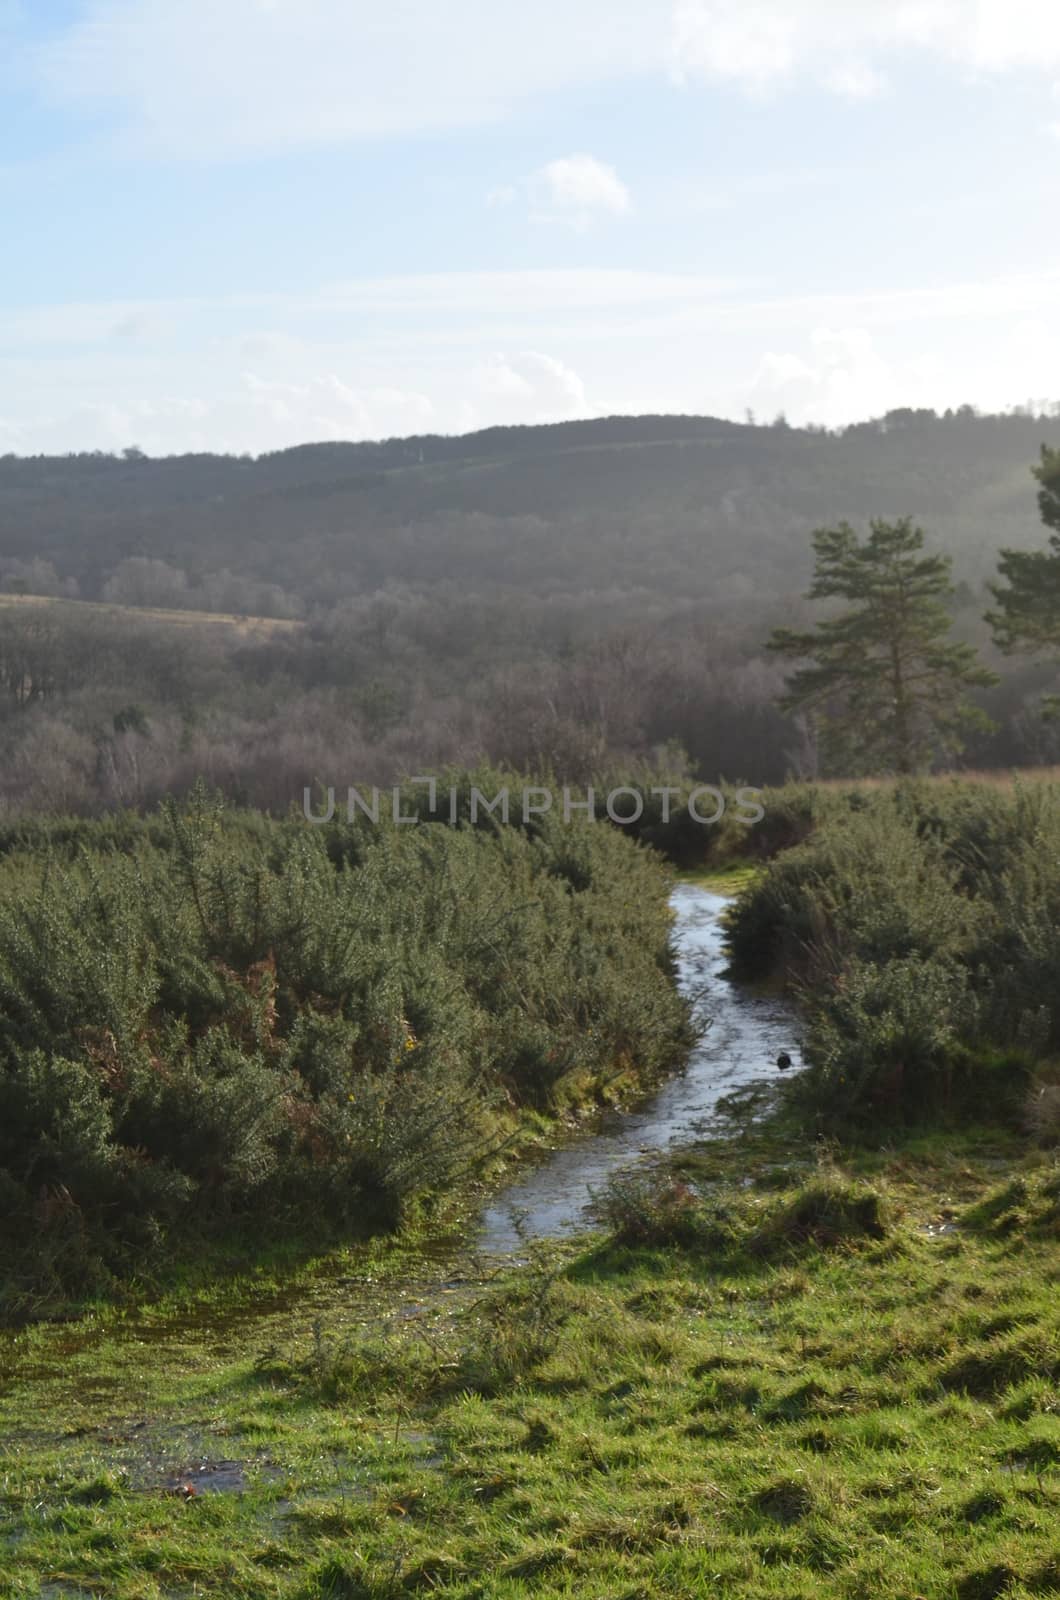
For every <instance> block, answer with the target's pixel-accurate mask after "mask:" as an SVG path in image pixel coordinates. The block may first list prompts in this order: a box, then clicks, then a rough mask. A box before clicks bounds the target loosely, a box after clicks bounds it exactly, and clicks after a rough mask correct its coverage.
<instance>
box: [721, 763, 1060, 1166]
mask: <svg viewBox="0 0 1060 1600" xmlns="http://www.w3.org/2000/svg"><path fill="white" fill-rule="evenodd" d="M795 793H796V794H801V790H796V791H795ZM1058 793H1060V791H1058V790H1057V788H1056V786H1055V785H1051V784H1048V783H1041V784H1037V785H1033V786H1030V787H1028V788H1020V787H1019V786H1016V787H1014V788H1012V789H1009V790H1006V789H1001V788H996V787H990V786H986V785H982V784H974V783H962V782H959V781H953V782H947V783H945V784H931V783H923V782H921V783H908V784H901V785H894V786H889V787H875V788H870V787H866V788H862V789H857V788H855V789H851V790H848V791H844V792H834V791H820V792H819V794H818V798H817V804H816V826H815V829H814V831H813V832H812V834H810V836H809V837H808V838H807V839H806V840H805V841H804V842H803V843H801V844H799V845H797V846H796V847H795V848H793V849H790V850H788V851H786V852H785V853H784V854H782V855H780V856H779V857H778V858H777V859H776V860H775V861H773V862H772V863H771V864H770V865H769V866H768V868H767V869H766V870H765V871H764V872H763V873H761V874H760V875H759V876H758V877H757V878H756V879H755V880H754V881H753V882H752V883H751V885H750V886H749V887H748V888H747V889H746V890H745V891H744V893H743V894H742V895H741V896H740V898H739V900H738V901H737V903H736V905H735V906H734V908H733V909H732V911H731V912H730V915H729V940H730V949H731V955H732V966H733V970H734V972H735V974H736V975H737V976H740V977H744V978H749V979H765V978H770V977H775V976H778V975H779V976H781V977H782V978H783V979H784V980H785V981H786V982H787V983H788V985H789V986H790V987H792V988H793V989H794V991H795V992H796V993H798V994H799V996H800V997H801V999H802V1000H803V1002H804V1004H805V1007H806V1011H807V1018H808V1036H807V1040H806V1051H805V1054H806V1057H807V1060H808V1062H809V1070H808V1072H807V1073H806V1074H804V1075H803V1077H802V1080H801V1082H799V1083H798V1085H797V1092H798V1093H799V1094H800V1095H801V1096H802V1098H803V1099H804V1101H806V1100H808V1101H809V1103H810V1104H811V1106H812V1107H813V1109H814V1110H815V1112H816V1115H817V1117H818V1118H819V1119H820V1120H822V1121H824V1122H826V1123H827V1122H836V1123H843V1122H847V1121H851V1120H860V1121H862V1122H865V1121H868V1120H870V1119H871V1120H879V1119H881V1118H882V1119H883V1120H884V1121H888V1120H908V1119H910V1118H914V1117H917V1116H921V1115H924V1114H928V1113H930V1114H937V1113H939V1112H948V1113H951V1114H954V1115H956V1114H960V1115H964V1114H974V1115H985V1116H986V1117H992V1116H993V1117H1000V1118H1002V1119H1005V1120H1009V1119H1011V1118H1013V1117H1014V1116H1016V1115H1017V1114H1018V1111H1019V1108H1020V1105H1021V1102H1022V1101H1024V1098H1025V1092H1026V1089H1027V1085H1028V1081H1029V1078H1030V1075H1031V1072H1032V1068H1033V1064H1034V1061H1035V1060H1036V1059H1041V1058H1043V1057H1048V1056H1049V1055H1050V1054H1051V1053H1055V1052H1056V1051H1057V1050H1058V1049H1060V942H1058V941H1057V938H1056V929H1057V928H1058V927H1060V808H1058V806H1057V803H1056V802H1057V795H1058ZM785 794H786V791H781V794H780V801H779V803H780V804H781V805H783V802H784V795H785ZM772 803H773V797H772V796H771V795H769V794H767V796H766V811H767V815H768V813H769V807H770V805H771V804H772ZM1043 1136H1047V1135H1045V1134H1044V1133H1043Z"/></svg>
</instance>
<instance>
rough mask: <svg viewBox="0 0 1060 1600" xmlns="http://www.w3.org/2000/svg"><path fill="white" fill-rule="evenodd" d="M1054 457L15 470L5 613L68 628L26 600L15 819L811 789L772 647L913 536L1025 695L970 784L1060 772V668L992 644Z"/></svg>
mask: <svg viewBox="0 0 1060 1600" xmlns="http://www.w3.org/2000/svg"><path fill="white" fill-rule="evenodd" d="M1043 440H1044V441H1046V442H1047V443H1050V444H1051V445H1053V446H1054V447H1055V446H1057V445H1060V421H1058V420H1057V418H1056V417H1055V416H1047V415H1040V416H1038V415H1036V416H1030V415H1022V416H1017V415H1012V416H994V417H979V416H976V415H975V413H974V412H972V411H971V410H970V409H968V408H965V409H964V410H962V411H960V412H957V413H953V414H949V415H946V416H936V415H935V414H934V413H932V412H894V413H891V414H890V415H889V416H888V417H886V418H884V419H881V420H880V421H877V422H873V423H866V424H863V425H859V426H855V427H849V428H847V429H845V430H843V431H842V433H837V434H831V433H825V432H824V431H821V430H812V429H796V428H789V427H786V426H780V425H774V426H771V427H755V426H750V425H737V424H734V423H727V422H722V421H719V420H717V419H711V418H701V417H700V418H697V417H625V418H612V419H606V420H601V421H598V422H586V423H570V424H564V425H562V426H556V427H547V428H522V429H494V430H490V431H488V432H487V433H484V434H476V435H472V436H469V437H467V438H463V439H439V438H423V439H411V440H394V441H389V442H387V443H382V444H363V445H339V444H335V445H315V446H305V447H303V448H299V449H295V450H289V451H283V452H280V453H277V454H275V455H270V456H263V457H261V458H260V459H258V460H250V459H237V458H233V457H224V456H189V457H181V458H174V459H171V460H150V459H148V458H146V457H143V456H142V455H140V454H138V453H137V452H127V453H126V455H125V456H123V457H111V456H104V455H82V456H70V457H62V458H46V457H37V458H32V459H25V460H22V459H17V458H15V457H6V458H4V459H2V460H0V552H2V553H0V589H4V590H6V591H7V592H8V593H9V595H10V596H11V598H13V599H17V598H18V596H19V595H20V594H26V595H36V596H37V597H38V598H46V599H48V603H47V604H45V605H34V606H29V607H27V606H21V605H17V604H16V605H10V606H5V605H0V740H2V742H3V747H4V754H5V759H4V762H3V764H2V769H0V805H3V806H4V807H6V808H7V809H8V810H10V811H16V812H17V811H19V810H24V809H32V810H38V811H39V810H42V809H47V810H75V811H78V812H81V813H89V812H93V811H97V810H106V809H108V808H111V807H121V806H130V805H131V806H135V807H143V806H148V807H149V806H151V805H154V804H157V802H158V801H159V800H160V799H161V798H162V797H163V796H164V795H166V794H171V793H181V792H186V791H187V790H188V789H190V788H191V787H193V785H194V783H195V780H196V778H197V777H198V776H203V777H205V778H206V780H207V781H208V782H209V783H210V784H211V785H212V786H214V787H217V788H220V789H222V790H224V791H225V793H226V794H227V795H228V796H229V797H230V798H231V799H232V800H233V801H234V802H235V803H237V804H249V805H256V806H262V807H267V808H268V809H270V810H272V811H273V812H274V813H280V814H283V813H284V812H285V811H286V810H287V808H288V806H289V805H290V803H291V801H292V800H297V798H298V797H299V796H300V794H301V790H302V787H303V785H304V784H306V783H313V782H321V783H358V782H364V783H374V782H379V783H384V784H385V783H389V782H393V781H394V779H395V778H398V777H400V776H402V775H403V774H405V773H407V772H413V771H423V770H429V769H436V768H438V767H439V766H441V765H444V764H447V763H450V762H452V763H456V764H459V765H462V766H472V765H475V764H477V763H478V762H479V761H480V760H482V759H484V758H489V759H492V760H494V761H496V762H502V763H505V764H507V765H510V766H513V767H516V768H519V769H523V770H528V769H533V768H535V767H539V766H541V765H542V764H548V765H551V766H554V767H555V768H556V769H557V770H560V771H562V772H563V773H564V775H565V776H567V777H569V778H570V780H571V781H572V782H585V781H587V780H588V779H589V778H590V776H591V775H592V774H593V773H594V772H595V771H596V770H597V769H598V768H599V767H600V766H601V765H602V764H610V765H611V766H613V767H619V768H621V767H623V766H628V764H629V763H630V762H632V761H635V760H641V761H644V760H647V761H655V760H656V759H657V756H656V752H658V751H659V750H660V749H661V748H663V747H666V746H674V747H677V748H679V749H680V751H682V752H683V753H684V757H685V758H686V760H687V766H688V770H689V772H690V773H691V774H695V775H698V776H700V777H701V778H703V779H705V780H706V781H708V782H713V781H715V780H717V779H718V778H719V777H726V778H729V779H732V780H734V781H737V780H745V781H747V782H750V783H773V784H776V783H780V782H782V781H783V780H784V778H785V777H786V776H787V775H788V773H789V772H797V773H800V774H802V775H805V776H814V775H816V774H817V773H818V772H820V771H823V770H825V767H824V765H823V764H822V754H823V753H822V752H821V751H820V750H819V749H818V747H817V744H816V741H815V738H814V735H813V732H812V729H811V728H810V727H809V726H808V724H807V721H806V718H805V717H804V716H801V715H799V714H796V713H794V712H792V711H784V710H782V709H780V708H779V707H778V704H777V702H778V698H779V696H780V693H781V689H782V685H783V678H784V668H783V664H782V663H781V662H780V661H778V660H777V658H776V657H775V656H773V655H772V654H771V653H770V652H769V651H768V650H767V649H766V648H765V641H766V639H767V638H768V636H769V634H770V631H771V629H773V628H774V627H776V626H778V625H780V624H784V625H786V626H789V627H791V628H793V629H795V630H796V631H805V629H806V628H807V627H809V626H810V625H811V624H812V623H814V622H815V621H816V620H817V619H816V616H815V606H814V603H813V602H804V601H799V600H793V598H792V597H793V596H795V595H797V594H799V593H800V592H801V591H803V590H804V589H805V588H806V586H807V583H808V581H809V580H810V578H811V569H812V550H811V542H810V541H811V534H812V533H813V530H814V529H815V528H817V527H819V526H822V525H828V526H835V525H836V523H837V522H840V521H842V520H843V519H846V520H848V521H849V522H851V523H852V524H853V525H856V526H857V527H859V528H860V527H863V526H864V524H865V523H866V521H868V520H869V519H871V518H882V519H884V520H886V521H889V522H895V521H898V520H900V519H901V518H903V517H910V518H912V519H913V522H914V523H915V524H917V525H920V526H922V527H923V528H924V529H925V530H926V535H927V549H928V553H929V554H930V555H932V556H937V557H940V558H941V557H948V558H950V559H951V560H952V564H953V565H952V581H953V585H954V593H953V594H952V595H950V596H948V597H946V599H945V608H946V611H947V615H948V617H949V618H950V619H951V620H952V623H953V638H954V641H955V642H956V643H959V644H967V645H974V646H977V647H978V648H979V650H980V653H981V655H982V657H983V661H984V664H985V666H987V667H988V668H991V669H993V670H995V671H997V672H998V673H999V675H1000V677H1001V680H1002V681H1001V682H1000V683H999V684H998V685H997V686H995V687H993V688H987V687H983V688H980V689H976V690H975V691H974V692H973V695H972V700H973V703H974V704H975V705H976V706H978V707H979V709H980V710H981V711H983V712H985V713H987V714H988V715H989V716H990V718H991V719H992V721H993V724H994V727H993V731H990V730H989V729H988V728H987V727H986V726H985V724H982V725H981V726H980V727H979V728H978V729H976V728H972V729H970V730H968V735H967V737H966V739H965V746H966V748H965V755H964V759H965V760H966V761H967V762H968V763H969V764H970V765H972V766H976V767H983V766H992V767H993V766H1003V767H1009V766H1018V765H1034V764H1036V763H1038V762H1040V761H1043V760H1056V759H1057V758H1058V757H1060V743H1058V740H1060V728H1058V727H1057V725H1056V724H1055V723H1054V724H1046V723H1043V721H1042V719H1041V717H1040V716H1039V715H1038V700H1039V697H1040V695H1041V694H1042V693H1043V692H1044V691H1047V690H1048V689H1049V688H1050V687H1052V686H1053V680H1054V678H1055V668H1054V667H1053V666H1051V665H1050V664H1049V663H1048V662H1047V661H1044V662H1043V661H1035V660H1034V659H1032V658H1031V657H1029V656H1027V655H1025V654H1019V655H1005V654H1004V653H1003V652H1002V650H1001V649H1000V648H998V647H996V646H995V645H994V644H993V642H992V636H991V632H990V629H989V628H988V626H987V624H986V623H985V621H984V613H985V612H986V611H987V610H989V609H992V608H994V607H995V604H996V603H995V601H994V600H993V598H992V596H991V595H990V593H989V590H988V587H987V586H988V585H989V584H990V583H991V582H992V581H993V580H994V579H995V578H996V577H997V576H998V551H999V549H1006V550H1011V551H1012V553H1013V554H1012V557H1011V561H1012V562H1013V563H1015V566H1013V567H1012V570H1013V572H1015V571H1017V570H1019V571H1024V570H1027V569H1026V567H1025V566H1024V567H1023V568H1021V567H1020V566H1019V563H1020V561H1021V560H1024V561H1030V562H1031V568H1032V569H1033V570H1032V572H1031V581H1032V586H1033V584H1037V583H1038V582H1039V580H1040V578H1041V576H1042V571H1041V560H1043V559H1045V558H1044V557H1043V556H1042V553H1041V549H1040V546H1041V536H1042V530H1041V525H1040V523H1039V521H1038V517H1037V515H1036V512H1035V506H1034V497H1033V493H1032V485H1031V480H1030V476H1029V471H1028V468H1029V464H1030V463H1031V462H1032V461H1034V459H1035V458H1036V456H1037V455H1038V452H1039V450H1040V447H1041V444H1042V442H1043ZM1006 559H1008V558H1007V557H1006ZM1036 562H1037V563H1038V564H1037V565H1035V563H1036ZM1052 570H1053V569H1052V568H1049V569H1048V571H1050V572H1051V571H1052ZM77 597H79V599H78V598H77ZM207 613H208V614H211V615H213V616H215V617H219V618H220V617H235V618H239V617H240V616H247V617H254V616H264V617H265V619H266V621H267V620H268V619H269V618H271V619H272V620H273V622H274V624H275V625H274V627H272V628H271V629H270V628H268V627H267V626H264V625H261V626H255V627H243V628H238V627H236V626H233V625H232V624H231V623H228V624H227V625H224V626H216V625H215V626H211V625H210V622H209V620H208V617H207V615H206V614H207ZM1021 615H1025V612H1024V613H1021ZM166 618H168V620H166ZM1013 620H1015V614H1013ZM1025 638H1026V634H1025V632H1024V634H1021V636H1020V639H1021V649H1022V641H1023V640H1025ZM1000 642H1001V644H1002V645H1004V644H1005V643H1006V638H1004V637H1002V638H1001V641H1000ZM824 754H826V753H824ZM942 754H943V759H951V758H950V757H947V756H946V754H945V752H943V753H942Z"/></svg>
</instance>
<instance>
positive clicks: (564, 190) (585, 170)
mask: <svg viewBox="0 0 1060 1600" xmlns="http://www.w3.org/2000/svg"><path fill="white" fill-rule="evenodd" d="M520 196H521V197H522V198H523V200H524V201H525V202H526V205H527V206H528V208H529V211H530V216H531V218H532V219H533V220H534V221H535V222H564V223H568V224H570V225H571V226H573V227H575V228H578V229H580V230H584V229H586V228H588V227H589V226H590V225H591V224H592V223H593V222H595V221H598V220H599V219H600V218H602V217H609V216H610V217H616V216H623V215H624V214H625V213H626V212H628V211H629V210H630V207H631V201H630V194H629V190H628V189H627V187H626V185H625V184H624V183H623V182H622V179H621V178H620V177H619V175H618V173H617V172H616V171H615V169H614V167H612V166H608V164H607V163H606V162H605V161H598V160H597V158H596V157H595V156H591V155H586V154H578V155H571V156H559V157H558V158H557V159H556V160H555V161H549V162H546V164H545V165H544V166H543V167H538V169H537V171H536V172H532V173H530V175H529V176H528V177H526V178H523V179H521V180H520V182H519V183H517V184H504V185H502V186H501V187H500V188H497V189H492V190H491V191H490V193H489V194H488V195H487V196H486V203H487V205H490V206H498V207H510V206H512V205H513V204H514V203H515V201H516V200H518V199H519V198H520Z"/></svg>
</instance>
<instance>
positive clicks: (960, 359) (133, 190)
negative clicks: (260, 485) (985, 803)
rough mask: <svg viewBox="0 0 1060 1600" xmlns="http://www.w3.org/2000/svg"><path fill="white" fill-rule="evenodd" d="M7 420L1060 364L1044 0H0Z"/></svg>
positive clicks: (763, 391)
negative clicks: (368, 1)
mask: <svg viewBox="0 0 1060 1600" xmlns="http://www.w3.org/2000/svg"><path fill="white" fill-rule="evenodd" d="M0 127H2V132H3V138H2V143H0V208H2V211H0V215H2V216H3V219H4V250H3V252H2V254H0V451H2V450H5V449H7V450H17V451H35V450H66V449H77V448H102V449H115V448H121V447H122V446H124V445H127V444H131V443H137V444H139V445H140V446H141V447H142V448H145V449H147V450H149V451H151V452H152V453H164V452H168V451H177V450H184V449H233V450H250V451H255V452H256V451H259V450H264V449H270V448H276V447H278V446H282V445H284V444H291V443H296V442H299V441H302V440H306V439H318V438H364V437H375V436H380V435H387V434H393V433H405V432H419V431H435V430H438V431H445V432H451V431H456V430H464V429H467V428H473V427H480V426H483V425H487V424H489V423H493V422H534V421H543V420H554V419H558V418H563V417H571V416H585V415H597V414H604V413H609V412H613V411H649V410H650V411H663V410H666V411H696V412H713V413H716V414H721V415H727V416H740V415H742V414H743V413H744V411H745V409H747V408H751V409H753V410H754V411H755V412H756V413H757V414H760V415H764V416H772V415H773V414H774V413H775V412H776V411H777V410H779V409H784V410H785V411H786V412H787V414H788V415H789V417H791V418H792V420H797V421H802V420H818V421H823V422H826V423H829V424H836V423H842V422H844V421H849V420H852V419H854V418H856V417H859V416H865V415H869V414H873V413H878V412H880V411H882V410H884V409H886V408H888V407H889V406H892V405H902V404H911V405H925V404H926V405H937V406H940V407H941V406H946V405H955V404H960V403H962V402H965V401H968V402H972V403H975V404H979V405H982V406H985V407H991V408H1001V407H1005V406H1009V405H1012V404H1018V403H1024V402H1026V401H1027V400H1029V399H1033V400H1035V401H1039V400H1042V401H1044V400H1047V399H1055V398H1060V382H1058V381H1057V372H1058V369H1060V250H1058V245H1060V205H1058V189H1060V7H1058V6H1057V5H1056V4H1055V0H1004V3H1002V0H888V3H886V4H885V3H882V0H856V3H851V0H843V3H840V0H609V3H604V0H565V3H563V4H561V3H559V0H536V3H535V4H534V5H533V6H524V5H513V4H509V3H507V0H492V3H486V0H449V3H448V4H447V5H445V6H441V5H439V4H438V0H390V4H388V5H387V6H386V8H385V9H382V8H378V7H374V6H368V5H365V4H362V3H361V0H21V3H20V0H0Z"/></svg>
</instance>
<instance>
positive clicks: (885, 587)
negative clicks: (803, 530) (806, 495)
mask: <svg viewBox="0 0 1060 1600" xmlns="http://www.w3.org/2000/svg"><path fill="white" fill-rule="evenodd" d="M813 549H814V554H815V557H816V565H815V571H814V579H813V585H812V587H811V588H810V591H809V595H808V598H809V599H811V600H844V601H849V602H852V603H851V605H850V606H849V608H848V609H846V610H843V611H840V612H838V613H836V614H835V615H833V616H831V617H827V618H825V619H824V620H823V621H821V622H820V623H818V625H817V627H816V628H815V629H814V630H813V631H811V632H798V631H796V630H793V629H790V628H778V629H776V630H775V631H774V633H773V635H772V638H771V639H770V641H769V648H770V649H771V650H773V651H775V652H777V653H778V654H781V655H784V656H789V657H792V658H796V659H798V660H802V661H805V662H806V663H807V664H806V665H803V666H800V667H798V668H797V670H796V671H795V672H794V674H793V675H792V676H791V678H789V680H788V683H787V687H786V692H785V694H784V696H783V698H782V700H781V706H782V708H783V709H784V710H785V711H788V712H803V713H809V714H810V716H811V717H813V718H814V719H815V721H817V722H818V723H819V724H820V729H821V734H822V744H823V749H824V753H825V756H826V759H827V760H828V762H829V764H830V765H835V766H837V767H839V768H841V769H842V770H844V771H845V772H847V773H855V772H872V771H892V772H898V773H911V772H916V771H918V770H920V769H922V768H924V767H927V766H928V765H930V763H931V761H932V759H933V758H934V757H935V756H936V754H939V753H942V752H946V753H949V754H953V753H955V752H956V751H959V749H960V748H961V743H962V740H961V735H962V732H963V731H964V730H965V729H967V728H968V727H970V726H974V725H975V724H977V723H978V724H979V725H980V726H981V725H982V724H983V722H984V721H985V720H986V719H985V718H984V716H983V713H982V712H981V711H979V710H978V708H976V707H975V706H974V705H973V704H971V703H970V702H969V700H968V699H967V693H966V692H967V691H968V690H969V689H972V688H976V687H980V688H985V687H987V686H988V685H990V684H992V683H995V682H996V681H997V678H996V674H994V673H993V672H991V671H990V670H989V668H987V667H984V666H982V665H981V664H980V663H979V662H978V660H977V658H976V653H975V650H974V649H973V647H972V646H971V645H968V644H962V643H959V642H956V641H954V640H951V638H950V637H949V635H950V630H951V627H952V619H951V617H950V614H949V611H948V610H947V608H946V601H947V600H948V599H949V598H950V597H951V596H952V594H953V588H952V585H951V581H950V573H951V562H950V559H949V557H948V556H941V555H927V554H925V553H924V532H923V529H921V528H918V527H915V526H914V524H913V522H912V520H911V518H909V517H903V518H901V519H900V520H899V521H897V522H884V521H882V520H876V521H873V522H872V523H871V524H870V532H869V535H868V537H867V538H866V539H864V540H862V539H860V538H859V536H858V534H857V532H856V530H855V529H854V528H853V527H852V526H851V525H850V523H849V522H841V523H839V525H838V526H837V527H834V528H819V529H818V530H817V532H816V533H815V534H814V535H813Z"/></svg>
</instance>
